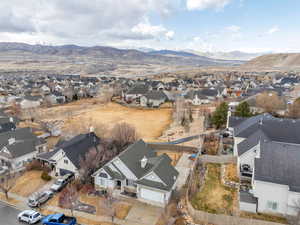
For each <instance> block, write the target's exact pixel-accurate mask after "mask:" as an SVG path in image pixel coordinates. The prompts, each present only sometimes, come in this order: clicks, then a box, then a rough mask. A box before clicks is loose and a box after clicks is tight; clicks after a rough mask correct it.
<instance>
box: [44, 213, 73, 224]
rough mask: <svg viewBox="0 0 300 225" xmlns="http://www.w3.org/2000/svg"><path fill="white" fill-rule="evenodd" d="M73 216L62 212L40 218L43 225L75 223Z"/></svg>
mask: <svg viewBox="0 0 300 225" xmlns="http://www.w3.org/2000/svg"><path fill="white" fill-rule="evenodd" d="M76 223H77V220H76V218H75V217H70V216H65V215H64V214H52V215H48V216H46V217H45V218H44V219H43V220H42V224H43V225H75V224H76Z"/></svg>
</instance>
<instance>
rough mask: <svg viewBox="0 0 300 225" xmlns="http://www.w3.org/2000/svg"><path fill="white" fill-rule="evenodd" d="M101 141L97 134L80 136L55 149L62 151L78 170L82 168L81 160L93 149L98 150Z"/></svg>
mask: <svg viewBox="0 0 300 225" xmlns="http://www.w3.org/2000/svg"><path fill="white" fill-rule="evenodd" d="M99 143H100V139H99V138H98V137H97V136H96V134H95V133H93V132H91V133H87V134H80V135H77V136H75V137H73V138H72V139H70V140H68V141H63V142H60V143H58V144H57V145H56V146H55V148H56V149H62V150H63V151H64V152H65V154H66V156H67V157H68V159H69V160H70V161H71V162H72V163H73V165H74V166H75V167H76V168H79V167H80V159H81V158H84V157H85V155H86V153H87V152H88V151H89V150H90V149H91V148H93V147H94V148H96V149H97V146H98V145H99Z"/></svg>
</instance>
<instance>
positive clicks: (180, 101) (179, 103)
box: [173, 97, 185, 124]
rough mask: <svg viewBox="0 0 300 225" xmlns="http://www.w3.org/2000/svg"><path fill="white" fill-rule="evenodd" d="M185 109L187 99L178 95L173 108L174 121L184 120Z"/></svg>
mask: <svg viewBox="0 0 300 225" xmlns="http://www.w3.org/2000/svg"><path fill="white" fill-rule="evenodd" d="M184 111H185V101H184V98H183V97H178V98H176V99H175V107H174V110H173V117H174V121H175V122H176V123H178V124H180V123H181V122H182V118H183V117H184Z"/></svg>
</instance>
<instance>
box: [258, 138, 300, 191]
mask: <svg viewBox="0 0 300 225" xmlns="http://www.w3.org/2000/svg"><path fill="white" fill-rule="evenodd" d="M299 159H300V145H297V144H285V143H277V142H269V141H264V142H263V143H262V146H261V151H260V158H255V167H254V168H255V178H254V179H255V180H260V181H266V182H271V183H276V184H283V185H288V186H289V187H290V190H291V191H295V192H300V163H299Z"/></svg>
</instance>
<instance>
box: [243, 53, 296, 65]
mask: <svg viewBox="0 0 300 225" xmlns="http://www.w3.org/2000/svg"><path fill="white" fill-rule="evenodd" d="M242 67H260V68H271V67H273V68H274V67H279V68H284V67H292V68H294V67H300V53H286V54H269V55H263V56H259V57H256V58H255V59H252V60H250V61H249V62H247V63H246V64H244V65H242Z"/></svg>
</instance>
